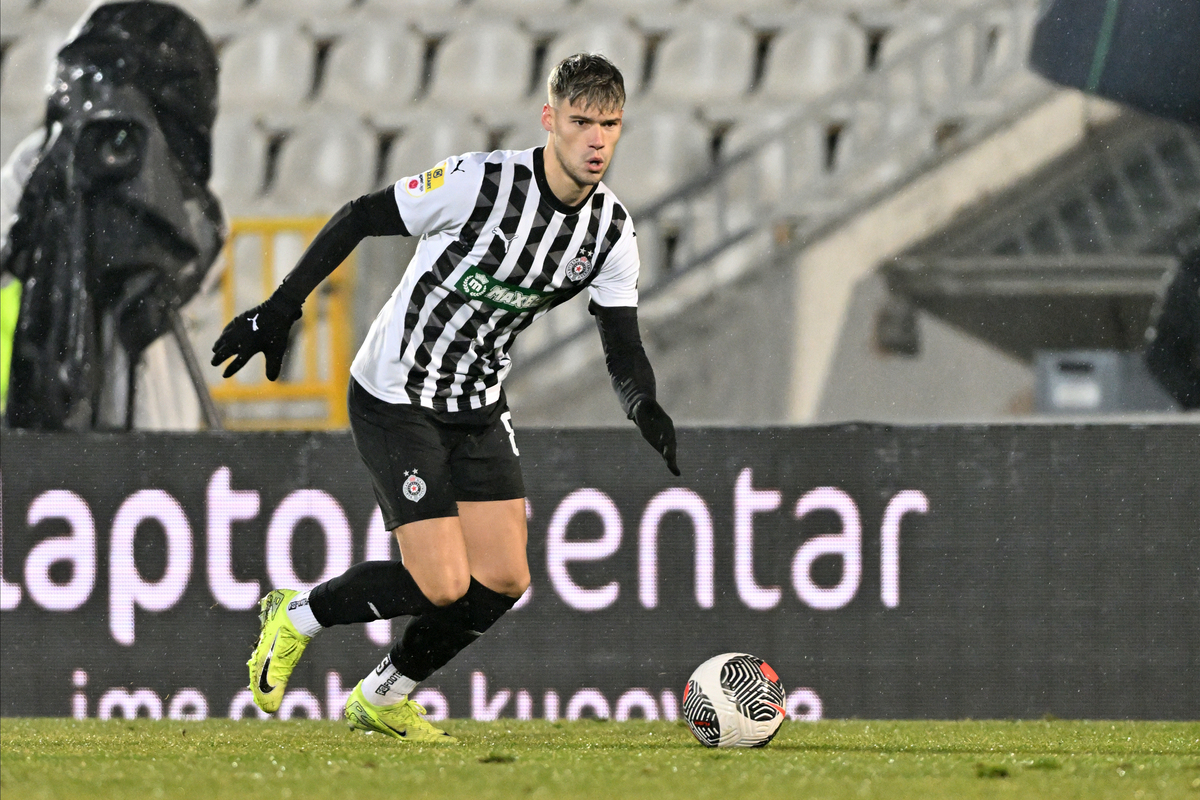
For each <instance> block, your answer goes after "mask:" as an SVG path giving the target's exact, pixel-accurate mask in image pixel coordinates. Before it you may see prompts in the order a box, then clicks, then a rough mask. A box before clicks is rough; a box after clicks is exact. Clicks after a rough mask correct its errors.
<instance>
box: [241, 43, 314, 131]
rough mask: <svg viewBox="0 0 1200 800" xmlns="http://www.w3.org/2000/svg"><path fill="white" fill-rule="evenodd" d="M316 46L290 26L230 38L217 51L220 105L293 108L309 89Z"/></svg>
mask: <svg viewBox="0 0 1200 800" xmlns="http://www.w3.org/2000/svg"><path fill="white" fill-rule="evenodd" d="M315 60H316V48H315V46H314V45H313V41H312V39H311V38H310V37H309V36H307V35H306V34H304V33H301V32H300V31H299V30H297V29H295V28H291V27H270V28H263V29H260V30H257V31H253V32H250V33H247V34H246V35H245V36H240V37H238V38H236V39H234V40H233V41H232V42H230V43H229V45H227V46H226V47H225V48H224V50H222V52H221V105H222V107H225V106H231V107H235V108H242V109H245V110H255V111H256V110H260V109H280V108H284V109H287V108H296V107H297V106H299V105H300V104H301V103H302V102H303V101H304V100H305V99H306V98H307V97H308V95H309V93H310V92H311V91H312V84H313V68H314V62H315Z"/></svg>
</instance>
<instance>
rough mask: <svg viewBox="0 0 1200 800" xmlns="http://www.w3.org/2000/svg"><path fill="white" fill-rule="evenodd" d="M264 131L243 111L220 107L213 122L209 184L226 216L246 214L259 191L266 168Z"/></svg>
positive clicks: (266, 139) (256, 198)
mask: <svg viewBox="0 0 1200 800" xmlns="http://www.w3.org/2000/svg"><path fill="white" fill-rule="evenodd" d="M267 143H268V137H267V134H266V132H265V131H264V130H263V129H262V128H261V127H260V126H259V125H258V124H257V122H256V121H255V119H254V117H253V116H252V115H250V114H247V113H238V112H236V111H228V110H223V111H221V113H220V114H218V115H217V122H216V125H214V126H213V174H212V179H211V180H210V181H209V186H210V187H211V188H212V190H213V192H215V193H216V195H217V197H219V198H220V199H221V203H222V204H223V205H224V207H225V213H226V215H228V216H231V217H232V216H240V215H243V214H246V213H247V212H248V209H249V208H250V207H251V206H252V205H253V204H254V203H256V202H258V199H259V196H260V194H261V192H262V188H263V181H264V180H265V179H266V171H267Z"/></svg>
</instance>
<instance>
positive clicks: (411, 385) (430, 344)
mask: <svg viewBox="0 0 1200 800" xmlns="http://www.w3.org/2000/svg"><path fill="white" fill-rule="evenodd" d="M488 166H493V165H491V164H489V165H488ZM494 166H495V167H496V169H495V170H494V173H493V178H492V180H490V181H489V179H488V173H487V172H485V177H484V181H483V184H484V185H485V186H486V185H488V184H489V183H493V182H494V183H495V186H496V194H495V195H493V196H492V197H490V198H487V197H485V196H484V194H483V193H481V194H480V199H479V201H477V202H476V205H475V209H474V211H473V212H472V214H471V220H470V221H471V222H475V223H476V224H475V225H472V226H471V227H472V229H473V230H475V231H477V233H476V235H475V239H473V240H471V242H470V245H469V246H468V245H467V242H465V241H464V242H463V246H462V247H447V248H446V250H445V251H443V252H442V256H441V257H440V258H439V259H438V264H439V265H440V266H441V269H438V270H436V272H437V274H438V275H439V276H445V277H449V276H450V275H451V274H452V273H453V272H454V270H455V268H457V267H458V265H459V263H460V262H461V261H462V260H463V259H464V258H465V257H466V256H467V254H468V253H470V251H471V248H472V247H474V246H475V240H477V239H478V237H479V236H482V235H483V233H484V230H483V228H484V226H486V224H487V221H488V220H489V219H490V218H491V217H492V211H493V210H494V209H495V206H496V202H497V199H498V197H499V195H500V192H501V191H502V190H503V189H504V188H505V187H504V186H502V183H503V171H502V165H500V164H496V165H494ZM514 174H516V172H515V170H514ZM507 188H508V189H509V196H508V199H507V200H506V202H508V203H510V204H511V202H512V192H513V191H514V190H515V189H516V188H517V182H515V181H511V180H510V181H509V183H508V187H507ZM485 201H487V202H486V204H485ZM499 238H500V237H495V239H496V240H499ZM460 241H462V240H461V239H460ZM496 246H497V241H493V242H492V243H491V245H490V247H496ZM501 247H503V245H501ZM445 277H443V280H444V279H445ZM462 305H463V298H461V297H459V296H458V294H457V293H455V292H453V291H447V292H446V293H445V295H444V296H443V297H442V298H441V299H440V300H439V301H438V302H437V304H436V305H435V306H434V307H433V308H432V309H430V311H429V315H428V317H427V319H426V322H425V325H424V326H423V327H424V328H426V329H428V330H430V331H436V332H437V335H434V336H432V337H428V336H426V333H425V331H424V330H422V331H420V332H419V333H420V335H421V336H422V338H423V339H424V341H423V342H422V346H421V347H420V348H419V349H418V350H417V351H416V353H415V354H414V357H413V365H412V368H411V369H410V370H409V373H408V389H409V394H412V393H413V392H415V393H416V395H417V397H418V398H419V397H420V395H421V393H422V390H423V387H424V384H425V380H426V378H428V376H429V371H430V370H431V369H435V370H444V369H445V367H446V363H445V360H444V359H438V361H439V363H438V364H433V363H432V361H433V352H434V349H435V348H436V346H437V343H438V341H440V340H441V339H442V338H444V337H463V336H466V337H471V336H473V335H474V334H473V331H472V328H474V327H477V326H478V323H474V324H473V321H472V318H473V317H474V316H476V315H475V314H472V315H471V316H470V317H468V318H467V319H466V320H464V321H463V322H462V323H461V324H459V325H451V320H452V319H453V318H454V315H455V313H456V312H457V311H458V309H459V308H460V307H461V306H462ZM410 309H411V307H410ZM418 311H419V309H418ZM482 313H483V314H484V315H485V316H486V312H482ZM409 331H410V332H411V333H410V335H415V334H416V333H418V331H416V329H415V327H410V328H409Z"/></svg>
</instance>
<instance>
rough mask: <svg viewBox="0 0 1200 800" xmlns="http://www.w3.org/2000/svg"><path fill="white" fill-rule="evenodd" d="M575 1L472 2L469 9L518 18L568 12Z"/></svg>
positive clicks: (505, 0) (503, 0)
mask: <svg viewBox="0 0 1200 800" xmlns="http://www.w3.org/2000/svg"><path fill="white" fill-rule="evenodd" d="M574 4H575V0H474V2H472V3H471V8H473V9H477V10H479V11H487V12H493V13H499V14H511V15H514V16H518V17H525V16H530V15H533V14H562V13H564V12H566V11H569V10H570V8H571V7H572V6H573V5H574Z"/></svg>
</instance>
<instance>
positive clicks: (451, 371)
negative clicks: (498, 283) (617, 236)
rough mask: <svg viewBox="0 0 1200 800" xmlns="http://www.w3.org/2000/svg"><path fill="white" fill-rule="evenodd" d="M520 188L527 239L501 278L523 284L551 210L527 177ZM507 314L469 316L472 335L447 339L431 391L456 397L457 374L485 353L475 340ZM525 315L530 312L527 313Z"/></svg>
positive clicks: (501, 320)
mask: <svg viewBox="0 0 1200 800" xmlns="http://www.w3.org/2000/svg"><path fill="white" fill-rule="evenodd" d="M521 188H527V189H529V191H528V194H527V195H526V197H525V205H524V206H523V207H522V208H521V209H520V215H519V216H518V217H517V222H518V223H519V222H520V219H521V218H523V217H525V216H526V215H529V214H531V213H532V215H533V223H532V225H531V226H530V229H529V233H528V236H527V239H526V246H525V247H524V248H522V250H521V252H520V254H519V255H518V256H517V261H516V264H515V265H514V267H513V269H512V270H511V271H510V272H509V273H508V274H507V275H506V276H505V277H504V280H505V281H506V282H507V283H513V284H517V285H521V286H525V285H528V284H529V281H530V278H531V276H530V272H531V267H532V266H533V263H534V258H535V257H536V255H537V249H538V247H539V246H540V244H541V241H542V238H543V237H544V236H545V234H546V231H547V230H548V229H549V227H550V223H551V221H552V219H553V216H554V213H553V211H552V210H551V209H549V207H548V206H545V205H544V204H543V203H542V202H541V198H540V196H539V195H538V194H537V189H536V187H532V188H530V187H529V181H528V180H526V181H525V184H524V186H523V187H521ZM517 196H518V195H514V196H513V199H512V200H510V202H509V205H508V209H507V212H509V213H506V215H505V218H506V220H508V219H510V217H511V211H512V209H513V207H514V205H515V203H516V199H517ZM543 208H545V210H546V211H547V212H548V213H543ZM501 230H505V231H506V232H507V228H504V227H502V228H501ZM498 314H501V315H503V316H501V317H500V319H499V320H497V315H498ZM508 316H510V314H509V312H503V311H501V310H500V309H495V310H493V311H492V313H491V314H490V315H488V317H487V318H486V319H482V320H481V319H472V322H473V323H476V325H475V329H474V331H473V334H472V336H470V337H468V336H465V335H460V336H457V337H455V339H454V340H453V341H452V342H450V344H449V345H448V346H447V347H446V351H445V353H444V355H443V356H442V359H441V361H442V364H443V365H445V366H446V367H449V368H447V369H442V370H441V373H440V375H439V377H438V381H437V384H436V388H435V391H434V394H435V395H436V396H437V397H451V396H456V395H457V393H458V392H461V391H462V390H463V389H462V385H461V384H460V383H458V376H459V375H461V374H466V373H468V371H469V370H471V369H472V368H475V369H478V365H476V364H475V363H474V362H475V360H476V359H477V358H479V357H480V356H481V355H486V351H485V352H484V353H482V354H481V353H479V352H478V351H477V340H478V339H479V337H480V336H481V334H482V335H484V336H486V334H487V333H488V330H489V328H491V329H494V328H495V327H496V326H497V324H498V322H499V323H500V324H503V320H504V319H506V318H507V317H508ZM524 316H529V315H528V314H527V315H524ZM464 333H465V331H464ZM427 380H428V379H427ZM456 384H457V385H456Z"/></svg>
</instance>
